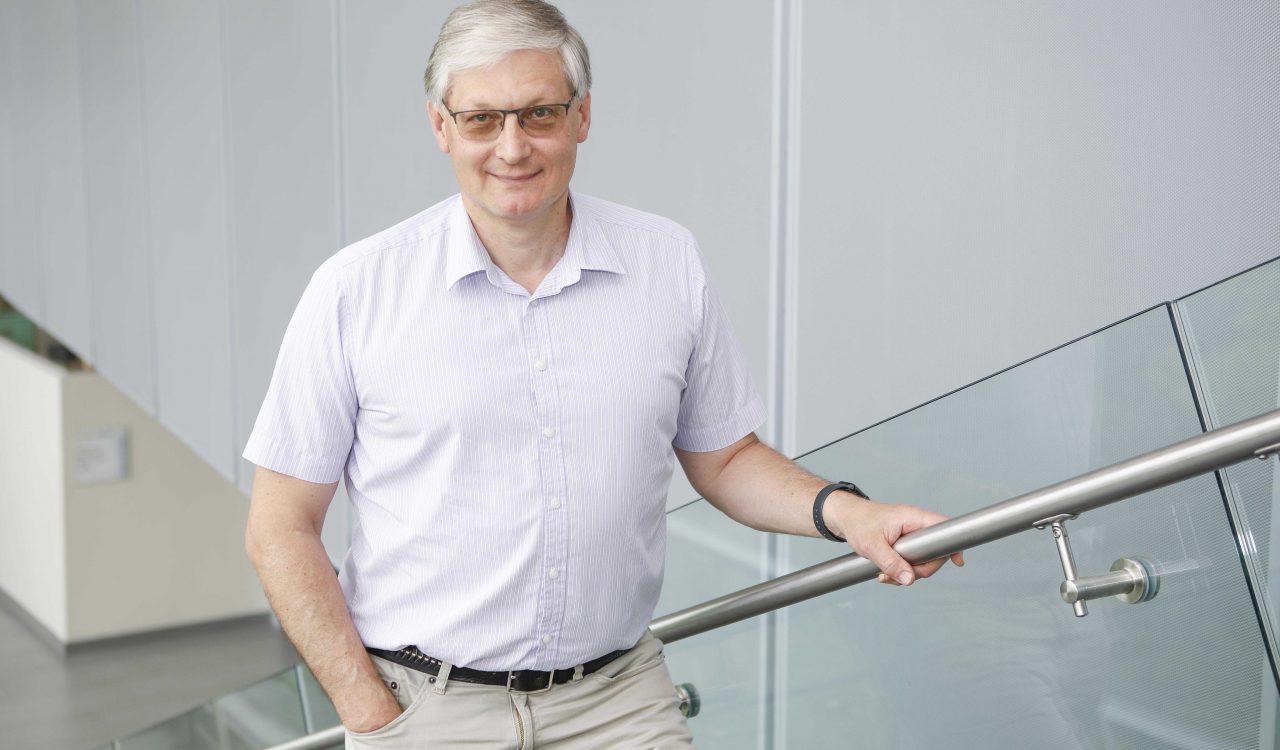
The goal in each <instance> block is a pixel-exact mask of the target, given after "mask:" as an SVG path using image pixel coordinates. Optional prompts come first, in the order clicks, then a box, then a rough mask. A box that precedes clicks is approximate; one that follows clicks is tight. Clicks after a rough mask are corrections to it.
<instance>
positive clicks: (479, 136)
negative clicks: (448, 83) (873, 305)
mask: <svg viewBox="0 0 1280 750" xmlns="http://www.w3.org/2000/svg"><path fill="white" fill-rule="evenodd" d="M567 109H568V108H567V107H564V106H562V105H559V104H539V105H535V106H532V107H525V108H524V109H522V110H520V111H518V112H516V113H515V115H516V119H517V120H518V121H519V122H520V127H522V128H524V132H526V133H528V134H529V135H532V136H546V135H555V134H556V133H559V132H560V129H561V128H563V127H564V123H565V121H566V120H567V119H568V114H567ZM505 120H506V115H505V114H503V113H502V112H501V111H499V110H488V109H482V110H473V111H470V112H459V113H458V114H457V117H455V118H454V121H455V122H457V123H458V132H459V133H461V134H462V137H463V138H466V139H468V140H473V141H491V140H493V139H495V138H497V137H498V133H500V132H502V127H503V122H504V121H505Z"/></svg>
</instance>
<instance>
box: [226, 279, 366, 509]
mask: <svg viewBox="0 0 1280 750" xmlns="http://www.w3.org/2000/svg"><path fill="white" fill-rule="evenodd" d="M345 302H346V300H345V299H344V296H343V294H342V287H341V284H340V279H339V278H338V277H337V276H336V275H335V274H334V272H333V269H332V268H330V267H329V266H321V267H320V269H319V270H317V271H316V273H315V275H313V276H312V277H311V281H310V283H308V284H307V288H306V290H305V291H303V293H302V299H301V300H299V301H298V306H297V308H296V309H295V310H294V311H293V317H292V318H291V319H290V320H289V327H288V328H287V329H286V330H285V333H284V340H283V341H282V342H281V344H280V354H279V356H278V357H277V358H276V366H275V371H274V372H273V373H272V375H271V384H270V385H269V386H268V387H267V395H266V398H265V399H264V400H263V402H262V409H261V410H260V411H259V412H258V419H257V421H256V422H255V423H254V426H253V433H252V434H251V435H250V436H249V442H248V443H247V444H246V446H245V449H244V457H245V458H246V459H248V460H249V461H252V462H253V463H255V464H257V465H258V466H261V467H263V468H266V469H270V470H272V471H277V472H280V473H281V474H288V475H289V476H292V477H297V478H298V479H304V480H306V481H308V482H318V483H323V484H328V483H331V482H336V481H338V479H340V478H341V477H342V471H343V469H344V467H345V466H346V463H347V456H348V455H349V454H350V452H351V443H352V440H353V439H354V435H355V420H356V412H357V408H358V404H357V399H356V394H355V388H354V386H353V383H352V378H351V367H350V363H349V361H348V352H347V336H346V330H345V328H346V324H347V321H346V309H345Z"/></svg>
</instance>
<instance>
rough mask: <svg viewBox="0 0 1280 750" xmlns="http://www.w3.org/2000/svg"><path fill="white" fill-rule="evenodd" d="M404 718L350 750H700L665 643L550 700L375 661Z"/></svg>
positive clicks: (355, 740)
mask: <svg viewBox="0 0 1280 750" xmlns="http://www.w3.org/2000/svg"><path fill="white" fill-rule="evenodd" d="M371 658H372V659H373V663H374V666H375V667H376V668H377V670H378V673H379V674H380V675H381V676H382V680H383V682H385V683H386V685H387V687H388V688H389V689H390V690H391V692H392V693H394V694H395V696H396V700H398V701H399V702H400V706H401V708H403V709H404V711H403V713H401V714H400V715H399V716H398V717H396V718H395V719H393V720H392V721H391V723H390V724H387V725H386V726H384V727H382V728H380V729H375V730H374V731H372V732H347V750H407V749H408V748H413V749H414V750H418V749H419V748H427V749H428V750H429V749H430V748H454V747H459V748H462V747H465V748H476V749H477V750H479V749H480V748H485V749H489V748H492V749H493V750H498V749H499V748H501V750H534V748H537V750H631V749H632V748H635V749H636V750H642V749H643V750H648V749H649V748H660V749H661V750H667V748H692V747H693V737H692V736H691V735H690V734H689V726H688V724H686V723H685V719H684V716H682V715H681V714H680V708H679V701H678V699H677V698H676V692H675V686H674V685H673V684H672V682H671V676H670V674H668V672H667V664H666V658H665V657H664V656H663V655H662V642H661V641H659V640H658V639H657V638H655V637H654V636H653V634H651V633H649V632H648V631H645V635H644V637H643V638H641V639H640V642H639V643H637V644H636V646H635V648H633V649H631V650H630V651H628V652H627V653H625V654H623V655H622V656H619V657H618V658H617V659H614V660H613V661H611V662H609V663H608V664H607V665H605V666H604V667H602V668H600V670H598V671H596V672H593V673H592V674H589V675H586V676H585V677H582V678H579V679H576V680H573V681H570V682H566V683H564V684H562V685H555V686H554V687H552V688H551V689H550V690H548V691H546V692H542V693H508V692H507V691H506V689H505V688H503V687H500V686H496V685H476V684H474V683H468V682H458V681H456V680H452V681H451V680H449V678H448V672H447V665H446V667H445V668H443V669H441V671H440V675H439V676H438V677H431V676H429V675H427V674H425V673H423V672H419V671H417V670H414V669H409V668H408V667H402V666H400V665H399V664H396V663H394V662H390V661H387V660H385V659H380V658H378V657H371Z"/></svg>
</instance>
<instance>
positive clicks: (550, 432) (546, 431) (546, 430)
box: [542, 427, 556, 438]
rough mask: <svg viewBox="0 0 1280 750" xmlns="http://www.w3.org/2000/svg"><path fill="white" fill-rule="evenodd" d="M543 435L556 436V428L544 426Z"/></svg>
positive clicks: (547, 436)
mask: <svg viewBox="0 0 1280 750" xmlns="http://www.w3.org/2000/svg"><path fill="white" fill-rule="evenodd" d="M542 436H543V437H546V438H553V437H555V436H556V431H555V430H554V429H552V428H551V427H543V428H542Z"/></svg>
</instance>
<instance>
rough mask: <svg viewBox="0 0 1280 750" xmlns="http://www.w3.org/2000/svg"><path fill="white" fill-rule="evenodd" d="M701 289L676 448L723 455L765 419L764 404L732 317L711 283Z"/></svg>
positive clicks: (681, 401) (674, 442)
mask: <svg viewBox="0 0 1280 750" xmlns="http://www.w3.org/2000/svg"><path fill="white" fill-rule="evenodd" d="M701 286H702V289H701V324H700V325H701V327H700V332H699V336H698V340H697V343H696V344H695V345H694V349H693V354H692V355H691V356H690V357H689V367H688V369H687V370H686V372H685V383H686V385H685V391H684V395H683V396H682V397H681V399H680V413H679V416H678V417H677V419H676V437H675V440H674V441H672V444H673V445H675V447H677V448H679V449H681V450H686V451H693V452H699V453H700V452H706V451H714V450H719V449H720V448H724V447H727V446H729V445H732V444H733V443H735V442H737V441H738V440H741V439H742V438H744V437H746V436H747V435H748V434H749V433H751V432H752V431H754V430H756V429H758V428H759V427H760V425H762V424H763V423H764V420H765V407H764V401H763V400H761V398H760V394H759V392H757V391H756V388H755V384H754V383H753V382H752V380H751V373H750V371H748V370H747V364H746V359H745V357H743V355H742V349H741V347H739V346H738V341H737V339H736V338H734V335H733V329H732V327H731V326H730V325H729V316H728V314H727V313H726V312H725V310H724V307H723V306H722V305H721V304H720V299H719V297H718V296H717V295H716V293H715V290H714V289H712V287H711V285H710V283H706V282H704V283H703V284H702V285H701Z"/></svg>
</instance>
